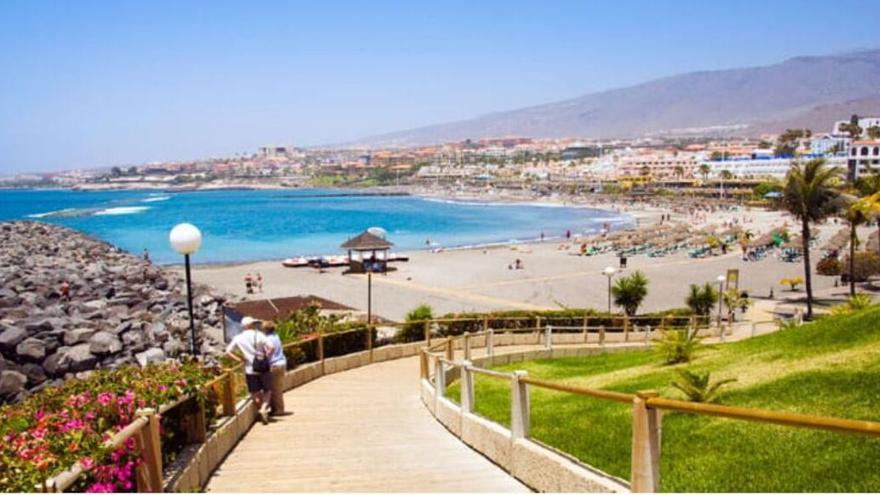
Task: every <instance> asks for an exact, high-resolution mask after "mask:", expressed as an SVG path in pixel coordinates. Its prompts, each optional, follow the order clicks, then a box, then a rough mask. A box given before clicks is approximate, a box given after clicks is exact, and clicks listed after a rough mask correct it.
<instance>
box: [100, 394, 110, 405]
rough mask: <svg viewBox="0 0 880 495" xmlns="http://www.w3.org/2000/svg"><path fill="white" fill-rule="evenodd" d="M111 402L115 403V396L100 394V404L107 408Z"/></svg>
mask: <svg viewBox="0 0 880 495" xmlns="http://www.w3.org/2000/svg"><path fill="white" fill-rule="evenodd" d="M111 402H113V394H111V393H110V392H101V393H100V394H98V404H101V405H102V406H106V405H109V404H110V403H111Z"/></svg>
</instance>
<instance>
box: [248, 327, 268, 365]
mask: <svg viewBox="0 0 880 495" xmlns="http://www.w3.org/2000/svg"><path fill="white" fill-rule="evenodd" d="M261 347H262V346H261ZM251 368H253V370H254V373H265V372H267V371H269V369H270V366H269V357H268V356H266V355H264V353H263V352H262V351H261V349H258V348H257V331H256V330H254V363H253V364H252V365H251Z"/></svg>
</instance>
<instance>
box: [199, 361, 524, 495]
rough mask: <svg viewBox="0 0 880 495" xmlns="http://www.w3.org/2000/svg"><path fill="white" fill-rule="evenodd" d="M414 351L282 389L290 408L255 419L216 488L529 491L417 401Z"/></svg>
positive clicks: (214, 484)
mask: <svg viewBox="0 0 880 495" xmlns="http://www.w3.org/2000/svg"><path fill="white" fill-rule="evenodd" d="M418 367H419V364H418V359H417V358H405V359H398V360H394V361H386V362H382V363H377V364H372V365H369V366H365V367H362V368H356V369H352V370H349V371H345V372H342V373H336V374H331V375H327V376H324V377H321V378H319V379H317V380H315V381H312V382H309V383H307V384H305V385H302V386H301V387H298V388H295V389H293V390H291V391H289V392H287V394H285V401H286V405H287V408H288V410H292V411H294V413H295V414H294V415H291V416H285V417H282V418H278V419H277V421H276V422H273V423H270V424H269V425H262V424H259V423H258V424H256V425H254V427H253V428H252V429H251V431H250V432H249V433H248V434H247V435H246V436H245V437H244V438H243V439H242V441H241V442H240V443H239V444H238V445H237V446H236V447H235V449H234V450H233V451H232V452H230V454H229V456H228V457H227V458H226V460H225V461H224V462H223V463H222V464H221V465H220V467H219V468H218V469H217V471H216V472H215V473H214V475H213V476H212V478H211V480H210V481H209V482H208V486H207V491H213V492H326V491H337V492H338V491H345V492H525V491H528V489H527V488H526V487H525V486H523V485H522V484H521V483H519V482H518V481H517V480H516V479H514V478H512V477H511V476H510V475H508V474H507V473H506V472H504V471H503V470H502V469H501V468H499V467H498V466H496V465H494V464H492V463H491V462H490V461H489V460H487V459H486V458H485V457H483V456H481V455H480V454H478V453H476V452H475V451H473V450H471V449H470V448H469V447H467V446H466V445H465V444H463V443H462V442H460V441H459V440H458V439H457V438H456V437H455V436H453V435H452V434H450V433H449V432H448V431H446V429H445V428H444V427H443V426H442V425H440V423H438V422H437V421H436V420H435V419H434V418H433V417H432V416H431V415H430V413H429V412H428V411H427V409H425V407H424V406H423V405H422V403H421V401H420V399H419V385H418V380H419V378H418V377H419V369H418Z"/></svg>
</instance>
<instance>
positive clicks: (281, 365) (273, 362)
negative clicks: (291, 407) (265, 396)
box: [263, 321, 287, 416]
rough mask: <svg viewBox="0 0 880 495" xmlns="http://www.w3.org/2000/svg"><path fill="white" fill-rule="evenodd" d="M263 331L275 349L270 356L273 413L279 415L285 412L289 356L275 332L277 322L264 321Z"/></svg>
mask: <svg viewBox="0 0 880 495" xmlns="http://www.w3.org/2000/svg"><path fill="white" fill-rule="evenodd" d="M263 332H265V333H266V339H267V340H268V341H269V343H270V344H271V345H272V349H273V352H272V355H271V356H270V357H269V366H270V371H271V373H272V415H273V416H279V415H282V414H284V375H285V373H287V357H286V356H285V355H284V346H283V345H282V344H281V338H280V337H279V336H278V334H277V333H275V322H273V321H264V322H263Z"/></svg>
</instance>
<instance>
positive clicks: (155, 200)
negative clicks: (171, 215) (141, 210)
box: [142, 196, 171, 203]
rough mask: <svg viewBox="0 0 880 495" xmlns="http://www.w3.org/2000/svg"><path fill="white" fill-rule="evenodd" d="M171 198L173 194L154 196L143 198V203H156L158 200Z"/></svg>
mask: <svg viewBox="0 0 880 495" xmlns="http://www.w3.org/2000/svg"><path fill="white" fill-rule="evenodd" d="M169 199H171V196H152V197H149V198H147V199H144V200H142V202H143V203H155V202H157V201H168V200H169Z"/></svg>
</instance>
